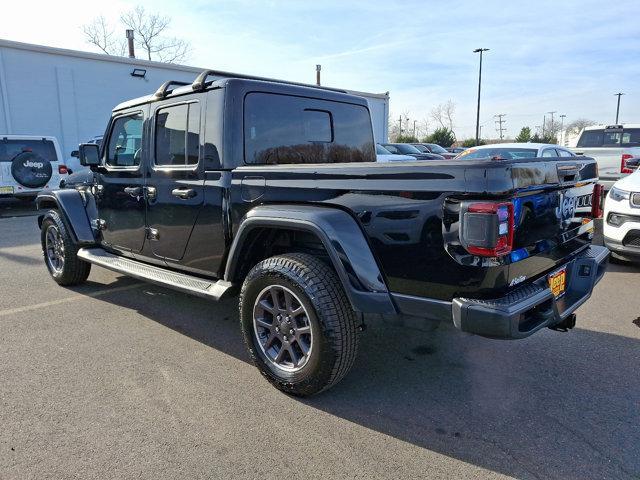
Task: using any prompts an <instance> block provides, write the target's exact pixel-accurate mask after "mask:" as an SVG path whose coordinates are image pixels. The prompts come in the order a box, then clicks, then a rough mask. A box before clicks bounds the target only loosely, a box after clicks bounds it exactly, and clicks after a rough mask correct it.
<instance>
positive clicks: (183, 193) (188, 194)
mask: <svg viewBox="0 0 640 480" xmlns="http://www.w3.org/2000/svg"><path fill="white" fill-rule="evenodd" d="M171 195H173V196H174V197H178V198H182V199H183V200H186V199H188V198H193V197H195V196H196V191H195V190H194V189H193V188H174V189H173V190H171Z"/></svg>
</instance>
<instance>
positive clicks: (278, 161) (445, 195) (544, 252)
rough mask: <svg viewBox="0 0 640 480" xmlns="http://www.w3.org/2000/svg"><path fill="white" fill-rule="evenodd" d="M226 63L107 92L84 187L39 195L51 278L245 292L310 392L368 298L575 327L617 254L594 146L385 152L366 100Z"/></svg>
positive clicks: (535, 326) (349, 352) (438, 315)
mask: <svg viewBox="0 0 640 480" xmlns="http://www.w3.org/2000/svg"><path fill="white" fill-rule="evenodd" d="M224 76H225V75H223V74H221V73H220V72H215V71H206V72H203V73H202V74H201V75H199V76H198V77H197V78H196V80H195V81H194V82H193V83H192V84H185V83H184V82H174V81H169V82H166V83H165V84H163V85H162V86H161V87H160V88H159V89H158V91H157V92H155V94H153V95H150V96H148V97H144V98H139V99H136V100H131V101H128V102H125V103H123V104H121V105H119V106H117V107H116V108H115V109H114V111H113V115H112V117H111V120H110V122H109V125H108V127H107V130H106V133H105V136H104V142H103V144H102V145H101V147H98V146H97V145H95V144H84V145H81V146H80V160H81V163H82V164H83V165H86V166H89V167H90V168H91V170H92V171H93V173H94V176H93V179H92V184H91V185H90V186H88V187H87V188H79V189H78V188H69V189H60V190H53V191H46V192H43V193H42V194H40V195H39V196H38V199H37V204H38V206H39V208H40V209H46V210H47V211H46V213H44V215H42V216H40V217H39V224H40V227H41V231H42V247H43V251H44V259H45V263H46V265H47V268H48V269H49V272H50V273H51V275H52V276H53V278H54V280H55V281H56V282H58V283H59V284H61V285H75V284H78V283H81V282H83V281H84V280H86V278H87V276H88V275H89V270H90V267H91V265H98V266H101V267H105V268H108V269H111V270H114V271H116V272H121V273H124V274H127V275H130V276H132V277H135V278H139V279H143V280H146V281H150V282H154V283H156V284H159V285H163V286H166V287H170V288H174V289H177V290H180V291H182V292H186V293H191V294H195V295H199V296H202V297H205V298H209V299H212V300H219V299H221V298H224V297H227V296H230V295H234V294H237V293H238V292H239V307H240V324H241V328H242V333H243V335H244V340H245V342H246V345H247V348H248V350H249V353H250V355H251V358H252V360H253V361H254V363H255V364H256V366H257V367H258V368H259V369H260V371H261V372H262V374H263V375H264V376H265V377H266V378H267V379H268V380H269V381H270V382H271V383H273V384H274V385H275V386H276V387H277V388H279V389H281V390H283V391H285V392H287V393H290V394H294V395H301V396H304V395H311V394H315V393H318V392H320V391H322V390H325V389H327V388H329V387H331V386H332V385H334V384H335V383H336V382H338V381H339V380H340V379H341V378H342V377H343V376H345V375H346V374H347V372H348V371H349V369H350V367H351V366H352V364H353V362H354V359H355V356H356V351H357V346H358V337H359V332H360V331H361V330H362V327H363V326H364V323H363V322H364V319H365V315H364V314H379V315H380V316H382V318H389V317H390V316H400V315H408V316H414V317H421V318H425V319H431V320H438V321H446V322H453V324H454V325H455V326H456V327H457V328H458V329H460V330H462V331H464V332H470V333H474V334H478V335H483V336H486V337H491V338H511V339H513V338H524V337H527V336H529V335H531V334H532V333H534V332H536V331H538V330H540V329H541V328H544V327H549V328H553V329H556V330H564V331H566V330H567V329H569V328H571V327H573V325H574V323H575V315H574V313H573V312H574V311H575V309H576V308H577V307H578V306H579V305H581V304H582V303H583V302H585V301H586V300H587V299H588V298H589V296H590V295H591V292H592V289H593V288H594V286H595V284H596V283H597V282H598V281H599V280H600V279H601V278H602V275H603V274H604V270H605V268H606V263H607V258H608V250H607V249H606V248H604V247H599V246H593V245H591V239H592V236H593V220H592V217H593V216H594V215H593V214H592V212H589V211H585V209H584V208H577V205H585V204H588V205H594V208H596V207H595V206H596V205H599V202H598V201H597V198H592V197H593V196H596V197H597V195H598V193H599V190H598V189H594V186H595V185H596V181H597V168H596V164H595V162H594V161H593V159H590V158H586V157H576V158H557V159H555V158H534V159H532V158H526V159H510V160H503V159H491V158H487V159H476V160H462V161H456V160H446V161H438V160H436V161H430V162H402V163H376V154H375V143H374V138H373V133H372V127H371V120H370V115H369V109H368V105H367V102H366V100H365V99H363V98H361V97H358V96H354V95H350V94H347V93H345V92H344V91H340V90H336V89H331V88H324V87H318V86H312V85H304V84H296V83H292V82H285V81H279V80H271V79H263V78H257V77H247V76H237V77H236V76H233V77H229V76H228V74H227V75H226V78H221V77H224ZM210 78H213V79H210ZM594 192H595V193H594ZM594 213H597V212H594Z"/></svg>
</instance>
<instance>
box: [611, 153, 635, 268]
mask: <svg viewBox="0 0 640 480" xmlns="http://www.w3.org/2000/svg"><path fill="white" fill-rule="evenodd" d="M639 163H640V159H638V158H635V159H630V160H629V162H628V166H629V169H630V170H636V171H635V172H634V173H633V174H632V175H629V176H627V177H625V178H623V179H622V180H618V181H617V182H616V183H615V184H614V185H613V187H612V188H611V190H610V191H609V195H607V200H606V202H605V206H604V243H605V245H606V246H607V247H608V248H609V250H611V251H612V252H613V254H614V255H616V258H619V259H620V257H621V259H626V260H636V261H640V170H637V168H638V164H639Z"/></svg>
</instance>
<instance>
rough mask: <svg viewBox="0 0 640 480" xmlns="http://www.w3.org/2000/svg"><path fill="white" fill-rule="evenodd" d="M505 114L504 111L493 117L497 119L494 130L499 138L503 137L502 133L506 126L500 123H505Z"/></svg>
mask: <svg viewBox="0 0 640 480" xmlns="http://www.w3.org/2000/svg"><path fill="white" fill-rule="evenodd" d="M506 116H507V114H506V113H500V114H498V115H494V116H493V118H497V119H498V120H496V121H495V123H496V132H497V133H498V135H500V140H503V139H504V133H503V132H505V131H506V130H507V127H503V126H502V124H503V123H507V121H506V120H503V117H506Z"/></svg>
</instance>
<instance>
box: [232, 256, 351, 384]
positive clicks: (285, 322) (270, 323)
mask: <svg viewBox="0 0 640 480" xmlns="http://www.w3.org/2000/svg"><path fill="white" fill-rule="evenodd" d="M239 303H240V323H241V327H242V333H243V337H244V341H245V344H246V345H247V348H248V350H249V354H250V356H251V359H252V360H253V362H254V364H255V365H256V366H257V367H258V369H259V370H260V372H261V373H262V374H263V375H264V376H265V377H266V378H267V379H268V380H269V381H270V382H271V383H272V384H273V385H274V386H275V387H276V388H278V389H280V390H282V391H284V392H286V393H289V394H292V395H297V396H308V395H313V394H316V393H319V392H321V391H323V390H326V389H327V388H330V387H331V386H333V385H335V384H336V383H337V382H339V381H340V380H341V379H342V378H343V377H344V376H345V375H346V374H347V372H348V371H349V369H350V368H351V366H352V365H353V362H354V360H355V357H356V352H357V348H358V322H357V316H356V314H355V312H354V311H353V309H352V307H351V304H350V303H349V300H348V299H347V296H346V293H345V291H344V289H343V288H342V284H341V282H340V280H339V278H338V276H337V275H336V273H335V271H334V270H333V269H332V268H331V267H329V266H328V265H327V264H326V263H324V262H323V261H322V260H320V259H319V258H317V257H314V256H312V255H307V254H301V253H293V254H286V255H279V256H276V257H271V258H268V259H266V260H263V261H262V262H260V263H258V264H257V265H256V266H255V267H254V268H253V269H252V270H251V271H250V272H249V274H248V275H247V277H246V279H245V281H244V284H243V285H242V291H241V292H240V302H239Z"/></svg>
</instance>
